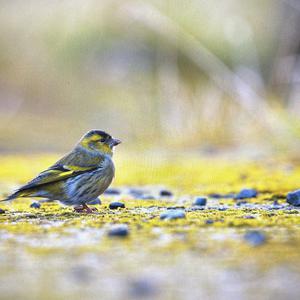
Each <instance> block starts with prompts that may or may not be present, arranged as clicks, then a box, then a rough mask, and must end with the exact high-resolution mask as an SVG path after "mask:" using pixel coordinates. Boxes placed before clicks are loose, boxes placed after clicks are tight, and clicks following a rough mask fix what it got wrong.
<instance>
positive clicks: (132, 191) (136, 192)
mask: <svg viewBox="0 0 300 300" xmlns="http://www.w3.org/2000/svg"><path fill="white" fill-rule="evenodd" d="M129 194H130V195H131V196H133V197H134V198H140V197H142V196H143V195H144V191H142V190H138V189H130V190H129Z"/></svg>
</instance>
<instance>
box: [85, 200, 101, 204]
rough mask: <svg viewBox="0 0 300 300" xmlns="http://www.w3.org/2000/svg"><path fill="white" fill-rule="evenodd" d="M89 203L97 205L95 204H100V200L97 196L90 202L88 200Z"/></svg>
mask: <svg viewBox="0 0 300 300" xmlns="http://www.w3.org/2000/svg"><path fill="white" fill-rule="evenodd" d="M88 204H89V205H97V204H99V205H100V204H101V200H100V199H99V198H97V199H95V200H92V201H90V202H88Z"/></svg>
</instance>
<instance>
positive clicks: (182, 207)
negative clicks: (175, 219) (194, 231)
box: [167, 206, 185, 210]
mask: <svg viewBox="0 0 300 300" xmlns="http://www.w3.org/2000/svg"><path fill="white" fill-rule="evenodd" d="M167 209H171V210H174V209H185V207H184V206H168V207H167Z"/></svg>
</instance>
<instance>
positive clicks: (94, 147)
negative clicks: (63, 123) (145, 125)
mask: <svg viewBox="0 0 300 300" xmlns="http://www.w3.org/2000/svg"><path fill="white" fill-rule="evenodd" d="M119 143H120V141H119V140H117V139H114V138H112V137H111V136H110V135H109V134H107V133H105V132H104V131H100V130H91V131H89V132H88V133H87V134H85V135H84V136H83V138H82V139H81V140H80V141H79V143H78V144H77V145H76V146H75V148H74V149H73V150H72V151H71V152H70V153H68V154H67V155H65V156H64V157H63V158H61V159H60V160H59V161H57V162H56V163H55V164H54V165H52V166H51V167H50V168H48V169H47V170H45V171H43V172H41V173H40V174H39V175H38V176H37V177H36V178H34V179H33V180H31V181H30V182H29V183H27V184H26V185H24V186H22V187H20V188H19V189H18V190H17V191H15V192H14V193H13V194H12V195H10V196H9V197H8V198H7V199H5V200H4V201H6V200H12V199H15V198H18V197H41V198H46V199H49V200H59V201H61V202H62V203H64V204H66V205H75V206H79V205H81V206H82V207H83V208H84V209H87V208H88V207H87V206H86V203H88V202H90V201H92V200H95V199H96V198H97V197H98V196H99V195H101V194H102V193H103V192H104V191H105V190H106V189H107V188H108V186H109V185H110V183H111V181H112V179H113V177H114V164H113V161H112V154H113V148H114V146H116V145H118V144H119Z"/></svg>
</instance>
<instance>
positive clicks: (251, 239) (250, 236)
mask: <svg viewBox="0 0 300 300" xmlns="http://www.w3.org/2000/svg"><path fill="white" fill-rule="evenodd" d="M244 239H245V241H246V242H248V243H249V244H250V245H251V246H260V245H262V244H264V243H265V242H266V240H267V239H266V236H265V234H264V233H262V232H260V231H258V230H252V231H248V232H247V233H246V234H245V235H244Z"/></svg>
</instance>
